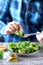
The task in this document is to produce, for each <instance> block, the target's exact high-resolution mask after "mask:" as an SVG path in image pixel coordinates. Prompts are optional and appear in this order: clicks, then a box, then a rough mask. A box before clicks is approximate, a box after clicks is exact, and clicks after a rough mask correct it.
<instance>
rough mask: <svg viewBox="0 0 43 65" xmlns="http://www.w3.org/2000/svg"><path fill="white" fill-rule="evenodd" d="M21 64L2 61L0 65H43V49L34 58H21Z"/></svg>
mask: <svg viewBox="0 0 43 65" xmlns="http://www.w3.org/2000/svg"><path fill="white" fill-rule="evenodd" d="M19 59H21V61H20V62H8V61H7V60H4V59H3V60H0V65H43V47H42V49H41V50H40V51H39V52H38V53H37V54H35V55H34V56H25V57H24V56H23V57H19Z"/></svg>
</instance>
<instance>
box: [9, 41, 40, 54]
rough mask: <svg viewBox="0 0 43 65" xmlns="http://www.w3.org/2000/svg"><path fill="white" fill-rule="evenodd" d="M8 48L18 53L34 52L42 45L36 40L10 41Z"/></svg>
mask: <svg viewBox="0 0 43 65" xmlns="http://www.w3.org/2000/svg"><path fill="white" fill-rule="evenodd" d="M8 49H9V50H10V51H12V52H16V53H33V52H36V51H38V50H40V49H41V45H40V44H39V43H35V42H29V41H22V42H18V43H13V42H10V43H9V45H8Z"/></svg>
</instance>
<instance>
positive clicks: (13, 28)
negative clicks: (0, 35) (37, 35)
mask: <svg viewBox="0 0 43 65" xmlns="http://www.w3.org/2000/svg"><path fill="white" fill-rule="evenodd" d="M17 30H23V29H22V27H21V25H20V24H18V23H15V22H11V23H9V24H8V25H7V26H6V29H5V32H4V33H5V34H12V33H14V32H15V31H17Z"/></svg>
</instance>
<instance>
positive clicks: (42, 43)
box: [36, 31, 43, 45]
mask: <svg viewBox="0 0 43 65" xmlns="http://www.w3.org/2000/svg"><path fill="white" fill-rule="evenodd" d="M37 33H40V32H37ZM36 38H37V40H38V41H39V42H40V43H41V45H43V31H42V32H41V33H40V34H38V35H36Z"/></svg>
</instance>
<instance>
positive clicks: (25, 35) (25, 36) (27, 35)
mask: <svg viewBox="0 0 43 65" xmlns="http://www.w3.org/2000/svg"><path fill="white" fill-rule="evenodd" d="M39 34H43V33H31V34H24V36H22V37H24V38H27V37H29V36H32V35H39Z"/></svg>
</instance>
